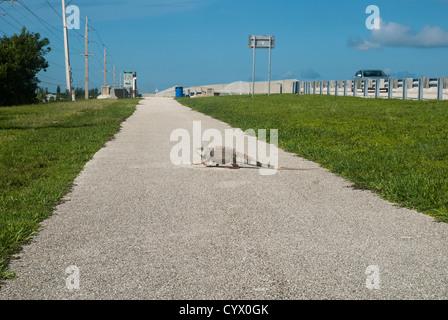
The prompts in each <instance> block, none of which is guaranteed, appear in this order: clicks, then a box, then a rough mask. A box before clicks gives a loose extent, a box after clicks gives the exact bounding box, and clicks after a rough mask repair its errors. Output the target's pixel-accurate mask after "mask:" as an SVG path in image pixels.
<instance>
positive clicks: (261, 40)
mask: <svg viewBox="0 0 448 320" xmlns="http://www.w3.org/2000/svg"><path fill="white" fill-rule="evenodd" d="M274 48H275V36H255V35H251V36H249V49H253V55H254V58H253V60H254V61H253V71H252V97H254V95H255V49H269V74H268V77H269V80H268V96H270V95H271V50H272V49H274Z"/></svg>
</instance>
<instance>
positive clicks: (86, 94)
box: [80, 17, 94, 100]
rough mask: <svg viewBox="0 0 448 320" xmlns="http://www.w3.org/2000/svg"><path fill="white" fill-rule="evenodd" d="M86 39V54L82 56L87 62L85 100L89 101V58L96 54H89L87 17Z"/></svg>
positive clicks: (87, 24)
mask: <svg viewBox="0 0 448 320" xmlns="http://www.w3.org/2000/svg"><path fill="white" fill-rule="evenodd" d="M84 38H85V46H86V49H85V53H84V54H83V53H80V55H82V56H85V59H86V62H85V69H86V71H85V72H86V77H85V89H84V91H85V99H86V100H89V56H93V55H94V54H89V23H88V17H86V34H85V36H84Z"/></svg>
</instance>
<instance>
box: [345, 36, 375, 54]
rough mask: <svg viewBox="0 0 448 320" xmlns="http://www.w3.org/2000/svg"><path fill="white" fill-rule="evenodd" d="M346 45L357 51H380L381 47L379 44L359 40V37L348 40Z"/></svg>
mask: <svg viewBox="0 0 448 320" xmlns="http://www.w3.org/2000/svg"><path fill="white" fill-rule="evenodd" d="M347 44H348V46H349V47H353V48H356V49H358V50H359V51H367V50H378V49H381V45H380V44H379V43H373V42H369V41H366V40H363V39H361V37H356V38H349V39H348V42H347Z"/></svg>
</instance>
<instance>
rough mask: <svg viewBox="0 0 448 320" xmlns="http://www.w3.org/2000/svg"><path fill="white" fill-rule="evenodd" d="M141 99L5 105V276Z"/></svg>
mask: <svg viewBox="0 0 448 320" xmlns="http://www.w3.org/2000/svg"><path fill="white" fill-rule="evenodd" d="M138 101H139V99H126V100H89V101H79V102H63V103H53V104H47V105H31V106H17V107H4V108H0V279H5V278H11V277H14V273H13V272H8V271H7V269H8V264H9V261H10V259H11V257H12V256H13V255H14V254H15V253H17V252H18V251H19V250H20V248H21V246H22V245H23V244H24V243H26V242H27V241H28V240H29V239H30V238H31V237H32V236H33V235H34V234H35V233H36V232H37V230H38V228H39V224H40V222H42V221H43V220H45V219H46V218H48V217H49V216H50V215H51V213H52V211H53V209H54V207H55V206H56V205H57V204H58V203H59V202H60V201H61V198H62V197H63V196H64V195H65V194H66V193H67V192H68V191H69V189H70V187H71V184H72V183H73V180H74V179H75V178H76V177H77V175H78V174H79V173H80V172H81V171H82V169H83V168H84V165H85V164H86V163H87V162H88V161H89V160H90V159H91V158H92V156H93V155H94V154H95V153H96V152H97V151H98V150H99V149H100V148H101V147H103V146H104V144H105V143H106V142H107V141H108V140H110V139H111V137H113V135H114V134H115V133H117V131H118V130H119V128H120V124H121V123H122V122H123V120H125V119H126V118H127V117H129V116H130V115H131V114H132V113H133V112H134V110H135V107H136V105H137V104H138Z"/></svg>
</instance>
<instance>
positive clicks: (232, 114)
mask: <svg viewBox="0 0 448 320" xmlns="http://www.w3.org/2000/svg"><path fill="white" fill-rule="evenodd" d="M177 100H178V101H179V102H180V103H182V104H184V105H185V106H188V107H190V108H192V109H194V110H197V111H199V112H202V113H204V114H207V115H210V116H212V117H214V118H216V119H219V120H221V121H224V122H226V123H228V124H229V125H231V126H233V127H237V128H241V129H242V130H247V129H255V130H257V129H279V147H281V148H283V149H284V150H286V151H289V152H293V153H296V154H298V155H300V156H302V157H304V158H306V159H309V160H312V161H315V162H317V163H319V164H321V165H322V166H323V167H325V168H328V169H329V170H331V171H332V172H334V173H337V174H339V175H341V176H342V177H344V178H346V179H347V180H350V181H352V182H353V183H354V184H355V186H356V187H357V188H362V189H368V190H372V191H374V192H376V193H378V194H379V195H381V196H382V197H383V198H384V199H387V200H389V201H392V202H394V203H397V204H400V205H402V206H404V207H407V208H411V209H415V210H418V211H420V212H424V213H426V214H429V215H431V216H433V217H435V218H436V219H438V220H440V221H444V222H448V101H436V100H433V101H409V100H405V101H403V100H384V99H365V98H357V97H335V96H314V95H307V96H303V95H302V96H296V95H272V96H270V97H268V96H256V97H255V98H252V97H250V96H226V97H204V98H197V99H189V98H179V99H177Z"/></svg>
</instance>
